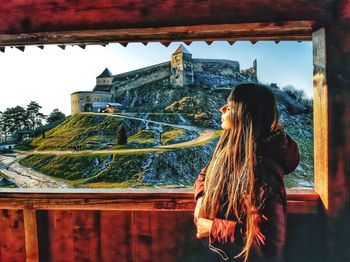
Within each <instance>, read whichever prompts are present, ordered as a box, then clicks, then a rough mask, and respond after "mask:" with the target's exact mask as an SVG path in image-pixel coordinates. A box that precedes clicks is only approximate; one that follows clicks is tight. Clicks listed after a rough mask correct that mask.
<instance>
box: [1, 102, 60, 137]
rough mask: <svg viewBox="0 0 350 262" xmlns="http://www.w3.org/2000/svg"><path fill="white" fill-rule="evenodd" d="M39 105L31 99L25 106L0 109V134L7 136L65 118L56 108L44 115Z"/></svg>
mask: <svg viewBox="0 0 350 262" xmlns="http://www.w3.org/2000/svg"><path fill="white" fill-rule="evenodd" d="M41 108H42V107H41V106H40V105H39V104H38V103H37V102H35V101H31V102H30V103H29V104H28V105H27V107H26V108H24V107H22V106H15V107H11V108H6V110H5V111H4V112H1V111H0V134H1V135H3V136H5V137H7V136H8V135H11V134H13V133H15V132H16V131H22V130H35V129H37V128H39V127H40V126H43V125H44V124H46V123H47V124H49V123H52V122H55V121H57V120H60V119H62V118H65V117H66V116H65V114H64V113H62V112H61V111H60V110H58V109H57V108H56V109H54V110H53V111H52V112H51V113H50V114H49V115H48V116H47V115H44V114H43V113H42V112H40V110H41Z"/></svg>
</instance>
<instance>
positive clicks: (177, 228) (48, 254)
mask: <svg viewBox="0 0 350 262" xmlns="http://www.w3.org/2000/svg"><path fill="white" fill-rule="evenodd" d="M38 221H40V225H39V227H40V226H43V227H44V228H47V229H48V230H47V231H43V230H39V231H38V232H39V233H38V238H39V254H40V261H55V262H56V261H57V262H63V261H111V262H112V261H183V260H184V259H185V258H184V255H185V253H186V252H185V250H186V245H188V243H189V241H191V239H193V236H194V230H195V228H194V226H193V222H192V212H189V211H187V212H175V211H169V212H167V211H85V210H74V211H68V210H52V211H40V212H38Z"/></svg>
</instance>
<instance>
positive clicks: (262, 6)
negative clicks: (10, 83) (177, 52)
mask: <svg viewBox="0 0 350 262" xmlns="http://www.w3.org/2000/svg"><path fill="white" fill-rule="evenodd" d="M250 4H251V2H249V1H248V2H246V1H238V0H224V1H206V2H203V1H196V0H194V1H185V0H178V1H162V0H152V3H151V1H142V0H131V1H127V0H119V1H113V0H103V1H101V2H98V1H77V2H76V1H72V2H68V1H44V0H38V1H35V2H28V3H26V2H23V1H17V0H13V1H7V2H6V3H2V4H1V5H2V13H0V51H5V49H6V47H8V46H17V47H19V48H21V49H22V50H24V46H26V45H34V44H35V45H42V44H58V43H59V44H79V45H82V46H84V45H86V44H102V45H105V44H106V43H108V42H117V43H121V44H123V45H127V43H129V42H137V41H139V42H143V43H145V44H146V43H147V42H149V41H159V42H161V43H163V44H164V45H168V44H169V43H170V42H171V41H175V40H176V41H179V40H185V41H187V42H188V43H189V42H191V41H194V40H204V41H207V42H208V43H210V42H211V41H213V40H215V39H226V40H229V42H230V43H231V44H233V43H234V42H235V41H237V40H243V39H244V40H251V41H252V43H255V42H256V41H260V40H274V41H280V40H285V39H289V40H310V39H311V38H312V39H313V41H317V43H318V44H317V45H315V44H314V90H315V105H314V110H315V111H314V112H315V116H314V117H315V121H314V129H315V130H316V131H317V133H316V132H315V137H314V138H315V139H314V141H315V154H314V158H315V191H316V193H315V192H314V191H312V190H308V191H300V190H296V191H290V190H288V196H287V197H288V212H289V213H294V212H296V213H302V214H308V213H314V212H319V211H320V212H322V209H319V207H318V204H319V196H320V197H321V200H322V203H323V206H324V207H325V210H326V211H327V213H329V214H331V215H335V214H338V213H339V211H341V210H342V209H343V208H344V206H346V203H348V201H349V188H350V179H349V176H348V174H349V171H350V170H349V168H350V167H349V165H348V162H349V156H350V154H349V147H348V146H347V143H348V142H349V141H350V138H349V134H350V127H349V125H347V123H348V122H349V114H348V112H349V111H347V109H346V108H347V107H348V97H349V93H348V86H349V83H350V80H349V76H348V74H347V73H346V70H345V69H346V68H348V67H347V66H349V61H350V59H349V52H350V47H349V45H348V44H347V43H350V37H349V35H350V34H349V31H350V30H349V28H348V21H349V17H350V12H349V10H350V8H349V6H350V3H349V1H346V0H340V1H332V0H331V1H323V0H321V1H319V0H297V1H287V0H281V1H279V3H278V4H276V3H275V1H273V0H262V1H256V3H255V4H254V6H249V5H250ZM250 7H252V8H250ZM194 10H195V11H194ZM252 25H253V28H250V29H249V30H244V28H246V29H248V28H249V26H252ZM240 27H242V28H243V29H240ZM321 27H324V29H321V30H320V31H319V28H321ZM208 29H209V31H208ZM158 30H159V32H158ZM206 30H207V31H206ZM288 30H289V34H290V35H289V34H288ZM293 30H294V31H293ZM272 31H274V33H273V34H272V33H271V32H272ZM174 32H176V33H174ZM311 34H313V35H312V36H311ZM288 35H289V36H288ZM288 37H289V38H288ZM317 39H319V40H317ZM318 41H320V42H318ZM322 43H323V44H322ZM315 54H316V55H315ZM315 65H317V66H315ZM0 192H1V193H0V207H1V208H2V209H9V210H10V211H12V210H14V212H12V213H11V214H12V215H13V216H14V217H16V216H17V214H16V212H15V209H17V208H19V209H22V210H24V212H23V215H24V227H25V233H26V234H25V238H26V239H25V246H26V255H27V256H26V259H27V261H37V260H38V243H37V242H36V239H34V238H32V237H30V235H32V236H35V235H36V230H37V228H36V224H37V223H36V221H35V212H36V210H41V209H42V208H47V209H61V208H62V209H65V208H82V209H93V210H94V209H95V208H96V209H104V210H115V209H117V210H118V209H119V208H122V209H128V208H130V209H132V210H135V208H139V209H140V210H144V209H146V210H192V208H193V202H192V197H191V193H190V192H189V191H188V192H172V191H171V190H170V191H167V192H162V193H160V192H150V191H148V192H140V191H139V192H136V191H133V190H131V191H127V190H126V191H124V192H113V193H112V192H110V193H107V192H105V193H100V192H94V193H92V192H91V193H86V192H79V193H78V192H76V193H72V194H71V195H66V194H62V193H60V192H53V191H51V192H39V191H38V190H36V192H29V191H27V192H23V191H18V190H17V191H16V190H1V191H0ZM140 197H142V198H143V199H147V201H142V202H140V201H139V200H140ZM133 201H134V202H136V203H138V204H137V207H136V206H132V205H133V204H132V203H133ZM300 207H305V209H304V208H302V210H301V209H300ZM18 216H19V215H18ZM344 221H345V220H344ZM6 222H7V223H8V222H9V221H6ZM12 233H13V234H15V235H16V236H18V235H19V233H16V232H12ZM327 238H329V239H331V240H335V241H333V243H335V242H336V240H337V234H336V233H334V232H333V234H332V232H331V234H328V235H327ZM16 241H17V240H16ZM13 243H15V242H13ZM336 255H338V254H336Z"/></svg>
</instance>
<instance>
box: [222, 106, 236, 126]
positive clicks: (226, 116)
mask: <svg viewBox="0 0 350 262" xmlns="http://www.w3.org/2000/svg"><path fill="white" fill-rule="evenodd" d="M231 110H232V108H231V106H229V104H226V105H224V106H223V107H221V108H220V112H221V113H222V116H221V127H222V129H231V128H232V127H233V125H232V121H231V117H230V115H231V113H232V112H231Z"/></svg>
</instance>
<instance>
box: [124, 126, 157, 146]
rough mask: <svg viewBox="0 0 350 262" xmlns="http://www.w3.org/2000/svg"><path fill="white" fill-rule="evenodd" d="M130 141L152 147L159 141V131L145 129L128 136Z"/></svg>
mask: <svg viewBox="0 0 350 262" xmlns="http://www.w3.org/2000/svg"><path fill="white" fill-rule="evenodd" d="M128 143H130V144H139V145H143V146H144V147H148V146H150V147H152V146H154V145H156V144H158V143H159V132H158V131H156V130H153V129H144V130H141V131H140V132H137V133H136V134H135V135H133V136H131V137H129V138H128Z"/></svg>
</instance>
